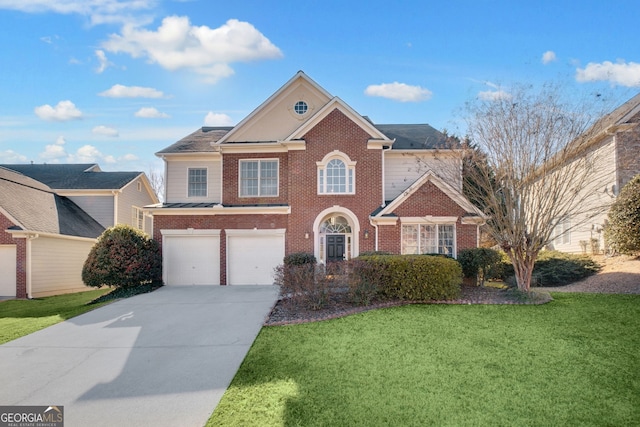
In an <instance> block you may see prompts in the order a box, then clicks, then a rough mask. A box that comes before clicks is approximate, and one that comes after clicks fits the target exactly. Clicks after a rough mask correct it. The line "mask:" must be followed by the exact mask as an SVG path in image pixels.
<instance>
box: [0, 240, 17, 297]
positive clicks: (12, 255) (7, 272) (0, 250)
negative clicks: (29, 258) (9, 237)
mask: <svg viewBox="0 0 640 427" xmlns="http://www.w3.org/2000/svg"><path fill="white" fill-rule="evenodd" d="M0 271H1V272H2V274H1V275H0V296H2V297H15V296H16V245H0Z"/></svg>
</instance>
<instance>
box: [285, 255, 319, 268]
mask: <svg viewBox="0 0 640 427" xmlns="http://www.w3.org/2000/svg"><path fill="white" fill-rule="evenodd" d="M283 262H284V265H306V264H316V263H317V261H316V257H315V256H314V255H313V254H310V253H307V252H296V253H293V254H289V255H287V256H285V257H284V261H283Z"/></svg>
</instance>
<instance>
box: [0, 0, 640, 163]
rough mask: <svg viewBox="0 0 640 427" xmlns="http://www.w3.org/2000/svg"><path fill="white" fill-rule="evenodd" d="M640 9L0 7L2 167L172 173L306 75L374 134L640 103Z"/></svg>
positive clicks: (286, 3)
mask: <svg viewBox="0 0 640 427" xmlns="http://www.w3.org/2000/svg"><path fill="white" fill-rule="evenodd" d="M639 16H640V2H638V1H637V0H629V1H616V0H612V1H609V2H604V1H591V0H586V1H582V2H579V3H578V2H570V1H558V0H554V1H546V0H542V1H529V2H520V1H483V0H474V1H455V0H452V1H448V2H437V3H436V2H425V1H397V2H389V1H375V0H369V1H366V2H365V1H345V0H339V1H333V0H323V1H315V0H305V1H303V2H299V1H290V0H278V1H243V0H235V1H205V0H200V1H198V0H193V1H189V0H182V1H177V0H164V1H162V0H128V1H127V0H0V28H2V29H3V30H2V33H1V35H0V42H1V43H2V48H1V50H0V163H27V162H30V161H33V162H35V163H76V162H98V163H99V164H100V165H101V167H102V168H103V169H104V170H140V171H145V172H149V171H150V170H152V169H153V170H159V169H161V168H162V162H161V161H160V160H159V159H157V158H156V157H155V156H154V153H155V152H157V151H159V150H161V149H162V148H165V147H166V146H168V145H170V144H172V143H173V142H175V141H177V140H178V139H180V138H182V137H183V136H185V135H187V134H189V133H191V132H192V131H194V130H196V129H197V128H198V127H200V126H203V125H233V124H236V123H238V122H239V121H240V120H242V119H243V118H244V117H245V116H246V115H247V114H249V113H250V112H251V111H252V110H253V109H254V108H256V107H257V106H258V105H259V104H260V103H262V102H263V101H264V100H265V99H266V98H267V97H269V96H270V95H271V94H272V93H273V92H274V91H276V90H277V89H278V88H279V87H280V86H281V85H282V84H284V83H285V82H286V81H288V80H289V79H290V78H291V77H292V76H293V75H294V74H295V73H296V72H297V71H298V70H303V71H304V72H305V73H307V75H309V76H310V77H311V78H312V79H314V80H315V81H316V82H317V83H318V84H320V85H321V86H322V87H324V88H325V89H326V90H327V91H328V92H329V93H331V94H332V95H336V96H339V97H340V98H341V99H343V100H344V101H345V102H346V103H347V104H349V105H350V106H352V107H353V108H354V109H355V110H356V111H358V112H359V113H360V114H363V115H367V116H369V117H370V118H371V119H372V120H373V121H374V122H375V123H380V124H383V123H429V124H431V125H432V126H434V127H435V128H437V129H440V130H442V129H448V130H449V131H451V132H453V133H463V132H464V125H463V120H462V115H461V114H462V113H461V109H462V107H463V106H464V103H465V102H466V101H469V100H472V99H474V98H477V97H482V98H491V97H499V96H508V93H509V87H510V85H513V84H514V83H533V84H536V83H540V82H542V81H549V80H554V81H561V82H562V84H564V85H565V86H566V87H567V88H568V89H569V90H570V91H576V92H588V93H600V92H602V93H607V94H610V95H611V96H612V97H615V98H616V99H617V100H618V101H620V102H622V101H624V100H626V98H629V97H631V96H633V95H634V94H635V93H637V92H638V91H640V43H638V33H637V19H638V17H639Z"/></svg>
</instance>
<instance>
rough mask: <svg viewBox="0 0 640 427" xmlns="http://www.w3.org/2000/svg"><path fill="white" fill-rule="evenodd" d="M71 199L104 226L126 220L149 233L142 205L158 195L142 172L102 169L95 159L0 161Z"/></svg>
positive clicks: (149, 229)
mask: <svg viewBox="0 0 640 427" xmlns="http://www.w3.org/2000/svg"><path fill="white" fill-rule="evenodd" d="M0 167H5V168H7V169H12V170H15V171H17V172H20V173H21V174H23V175H26V176H28V177H30V178H33V179H35V180H37V181H40V182H42V183H43V184H46V185H47V186H49V187H50V188H51V189H53V191H55V192H56V194H58V195H60V196H66V197H68V198H69V199H71V200H73V201H74V202H75V203H76V204H77V205H78V206H80V207H81V208H82V209H83V210H84V211H85V212H87V213H88V214H89V215H91V216H92V217H93V218H94V219H95V220H96V221H98V222H99V223H100V224H101V225H102V226H103V227H104V228H108V227H112V226H113V225H116V224H126V225H130V226H132V227H135V228H138V229H140V230H142V231H144V232H146V233H148V234H153V231H152V229H151V227H152V220H151V218H150V217H145V216H144V214H143V209H142V208H143V207H144V206H146V205H149V204H153V203H158V198H157V196H156V194H155V192H154V191H153V189H152V188H151V184H150V183H149V180H148V179H147V176H146V175H145V174H144V173H143V172H104V171H102V170H101V169H100V166H98V165H97V164H95V163H88V164H18V165H0Z"/></svg>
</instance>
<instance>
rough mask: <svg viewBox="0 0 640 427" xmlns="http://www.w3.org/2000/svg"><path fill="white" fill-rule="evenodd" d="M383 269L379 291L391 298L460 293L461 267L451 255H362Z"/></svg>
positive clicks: (429, 297) (414, 298)
mask: <svg viewBox="0 0 640 427" xmlns="http://www.w3.org/2000/svg"><path fill="white" fill-rule="evenodd" d="M359 259H362V260H363V261H366V262H369V263H371V264H373V265H374V266H375V268H376V271H378V270H377V269H381V270H382V272H381V274H380V276H381V277H380V279H379V280H380V284H379V286H380V292H381V294H382V295H383V296H384V297H386V298H389V299H400V300H410V301H429V300H449V299H455V298H457V297H458V296H459V295H460V284H461V283H462V268H461V267H460V264H459V263H458V262H457V261H455V260H453V259H449V258H445V257H440V256H428V255H383V256H380V255H377V256H365V257H360V258H359Z"/></svg>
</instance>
